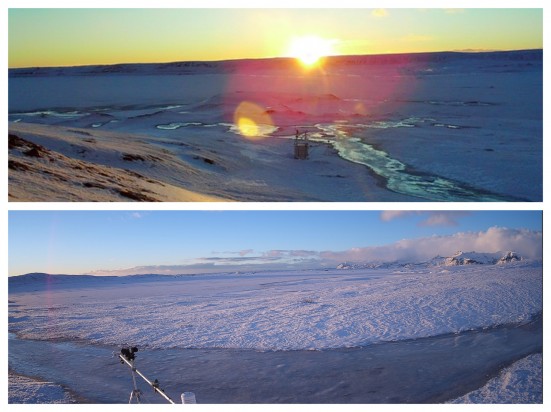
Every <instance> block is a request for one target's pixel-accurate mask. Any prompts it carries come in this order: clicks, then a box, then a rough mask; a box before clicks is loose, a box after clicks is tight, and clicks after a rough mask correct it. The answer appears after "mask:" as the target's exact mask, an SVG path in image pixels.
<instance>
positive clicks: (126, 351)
mask: <svg viewBox="0 0 551 412" xmlns="http://www.w3.org/2000/svg"><path fill="white" fill-rule="evenodd" d="M137 351H138V348H137V347H136V346H131V347H129V348H122V349H121V355H122V356H123V357H124V358H126V360H128V361H133V360H134V359H135V358H136V355H135V353H136V352H137Z"/></svg>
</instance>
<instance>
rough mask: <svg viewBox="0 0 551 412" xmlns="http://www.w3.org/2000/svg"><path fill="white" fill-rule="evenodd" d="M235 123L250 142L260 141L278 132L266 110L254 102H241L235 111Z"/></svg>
mask: <svg viewBox="0 0 551 412" xmlns="http://www.w3.org/2000/svg"><path fill="white" fill-rule="evenodd" d="M233 122H234V124H235V125H236V127H237V129H238V130H239V133H240V134H241V135H242V136H243V137H246V138H247V139H250V140H260V139H263V138H264V137H266V136H269V135H270V134H271V133H272V132H274V131H275V130H276V127H274V124H273V122H272V118H271V116H270V115H269V114H268V113H267V112H266V109H264V108H263V107H261V106H259V105H258V104H255V103H252V102H247V101H245V102H241V103H240V104H239V106H237V108H236V109H235V112H234V115H233Z"/></svg>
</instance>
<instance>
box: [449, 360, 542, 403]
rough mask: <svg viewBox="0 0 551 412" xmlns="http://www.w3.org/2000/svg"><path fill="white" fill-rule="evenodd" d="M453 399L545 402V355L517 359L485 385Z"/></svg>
mask: <svg viewBox="0 0 551 412" xmlns="http://www.w3.org/2000/svg"><path fill="white" fill-rule="evenodd" d="M449 403H493V404H496V403H543V355H542V354H541V353H537V354H534V355H530V356H527V357H526V358H524V359H521V360H519V361H518V362H515V363H513V364H512V365H511V366H509V367H508V368H505V369H503V370H502V371H501V372H500V374H499V376H497V377H495V378H493V379H491V380H490V381H488V383H487V384H486V385H484V386H483V387H482V388H480V389H477V390H476V391H473V392H470V393H468V394H466V395H465V396H462V397H460V398H457V399H454V400H452V401H450V402H449Z"/></svg>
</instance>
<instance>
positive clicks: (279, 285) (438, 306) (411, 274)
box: [9, 261, 543, 350]
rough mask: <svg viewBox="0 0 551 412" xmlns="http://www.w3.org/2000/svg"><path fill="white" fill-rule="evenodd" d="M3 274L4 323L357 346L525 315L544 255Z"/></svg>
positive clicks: (215, 342)
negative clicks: (228, 270) (6, 277)
mask: <svg viewBox="0 0 551 412" xmlns="http://www.w3.org/2000/svg"><path fill="white" fill-rule="evenodd" d="M33 276H34V279H31V278H30V277H28V276H22V277H16V278H10V285H9V298H10V301H11V302H12V304H11V305H10V312H9V328H10V331H13V332H16V333H17V334H18V335H19V336H20V337H23V338H28V339H78V340H85V341H90V342H95V343H105V344H111V345H121V344H125V343H132V344H134V345H138V346H148V347H153V348H168V347H181V348H249V349H258V350H278V349H279V350H290V349H323V348H337V347H354V346H360V345H366V344H371V343H377V342H383V341H396V340H403V339H413V338H420V337H426V336H434V335H440V334H446V333H457V332H460V331H465V330H469V329H475V328H481V327H489V326H492V325H499V324H507V323H517V322H523V321H527V320H528V319H530V318H531V316H532V315H533V314H536V313H539V312H541V311H542V299H543V297H542V296H543V295H542V294H543V291H542V266H541V263H529V262H526V261H524V262H515V263H511V264H507V265H467V266H450V267H440V268H438V267H437V268H418V269H408V268H402V269H358V270H348V271H343V270H334V269H333V270H327V271H297V272H273V273H243V274H218V275H200V276H176V277H170V276H162V277H159V276H154V275H151V276H136V277H109V278H101V277H78V276H66V277H61V278H60V277H57V276H53V277H52V276H47V275H33Z"/></svg>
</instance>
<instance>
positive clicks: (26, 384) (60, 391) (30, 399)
mask: <svg viewBox="0 0 551 412" xmlns="http://www.w3.org/2000/svg"><path fill="white" fill-rule="evenodd" d="M8 385H9V387H8V403H25V404H29V403H76V402H77V400H76V398H75V397H74V396H73V395H72V394H71V393H69V392H68V391H66V390H65V389H64V388H63V387H61V386H60V385H57V384H55V383H52V382H43V381H41V380H37V379H32V378H29V377H26V376H21V375H17V374H15V373H11V372H9V373H8Z"/></svg>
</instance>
